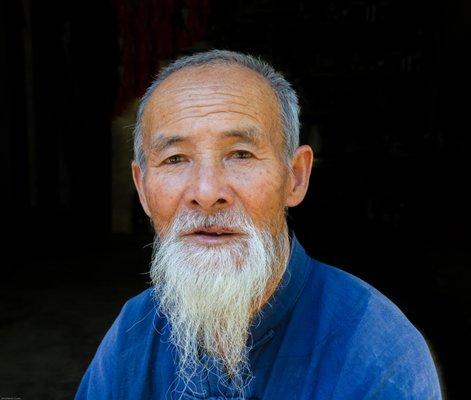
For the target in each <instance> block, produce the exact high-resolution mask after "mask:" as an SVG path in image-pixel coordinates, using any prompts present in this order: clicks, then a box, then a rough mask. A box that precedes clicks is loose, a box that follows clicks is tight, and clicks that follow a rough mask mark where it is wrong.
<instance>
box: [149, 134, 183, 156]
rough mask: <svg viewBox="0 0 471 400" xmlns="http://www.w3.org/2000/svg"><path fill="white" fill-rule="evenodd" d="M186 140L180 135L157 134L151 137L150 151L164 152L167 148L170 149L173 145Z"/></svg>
mask: <svg viewBox="0 0 471 400" xmlns="http://www.w3.org/2000/svg"><path fill="white" fill-rule="evenodd" d="M186 140H187V139H186V138H185V137H183V136H181V135H172V136H164V135H162V134H161V133H159V134H157V135H155V136H153V137H152V139H151V143H150V150H151V151H157V152H160V151H164V150H166V149H168V148H169V147H172V146H173V145H175V144H177V143H181V142H184V141H186Z"/></svg>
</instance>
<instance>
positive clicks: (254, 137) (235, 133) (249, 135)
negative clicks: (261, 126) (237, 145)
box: [222, 128, 262, 144]
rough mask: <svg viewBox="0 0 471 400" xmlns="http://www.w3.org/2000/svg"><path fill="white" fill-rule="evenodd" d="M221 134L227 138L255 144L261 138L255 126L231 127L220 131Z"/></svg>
mask: <svg viewBox="0 0 471 400" xmlns="http://www.w3.org/2000/svg"><path fill="white" fill-rule="evenodd" d="M222 135H223V136H225V137H229V138H238V139H240V140H241V141H243V142H246V143H249V144H257V143H259V142H260V139H261V136H262V134H261V132H260V131H259V130H258V129H255V128H243V129H231V130H229V131H225V132H223V133H222Z"/></svg>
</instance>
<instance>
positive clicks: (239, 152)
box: [232, 150, 253, 159]
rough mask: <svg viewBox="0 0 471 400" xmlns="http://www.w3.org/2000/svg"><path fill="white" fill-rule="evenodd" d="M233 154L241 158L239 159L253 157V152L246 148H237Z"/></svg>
mask: <svg viewBox="0 0 471 400" xmlns="http://www.w3.org/2000/svg"><path fill="white" fill-rule="evenodd" d="M232 156H233V157H234V158H239V159H246V158H252V157H253V155H252V153H251V152H249V151H246V150H237V151H235V152H234V153H232Z"/></svg>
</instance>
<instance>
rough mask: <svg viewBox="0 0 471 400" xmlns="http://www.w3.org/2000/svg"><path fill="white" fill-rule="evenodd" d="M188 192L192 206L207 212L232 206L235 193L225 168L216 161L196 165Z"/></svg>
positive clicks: (188, 200)
mask: <svg viewBox="0 0 471 400" xmlns="http://www.w3.org/2000/svg"><path fill="white" fill-rule="evenodd" d="M191 180H192V181H191V182H190V185H189V188H188V190H187V193H186V203H187V205H188V206H189V207H190V208H199V209H200V210H202V211H205V212H207V213H212V212H216V211H218V210H221V209H223V208H227V207H230V206H231V205H232V204H233V201H234V195H233V192H232V189H231V187H230V185H229V182H228V179H227V176H226V174H225V171H224V168H223V167H222V166H221V165H218V163H216V162H205V163H201V164H200V165H197V166H195V170H194V173H193V174H192V177H191Z"/></svg>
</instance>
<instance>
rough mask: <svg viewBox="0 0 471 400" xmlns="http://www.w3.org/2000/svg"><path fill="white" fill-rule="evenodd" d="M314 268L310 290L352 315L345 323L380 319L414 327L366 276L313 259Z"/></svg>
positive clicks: (329, 304)
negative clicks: (359, 275) (362, 276)
mask: <svg viewBox="0 0 471 400" xmlns="http://www.w3.org/2000/svg"><path fill="white" fill-rule="evenodd" d="M310 268H311V269H312V276H313V278H312V279H311V285H310V287H309V289H308V290H310V291H312V292H313V293H314V290H315V291H316V293H317V294H318V295H319V296H321V300H322V303H323V304H324V305H325V306H327V307H329V308H330V311H331V312H333V311H334V310H336V309H337V312H339V313H344V317H348V318H347V319H346V320H345V319H344V321H345V322H346V321H350V320H355V321H358V320H359V319H365V318H366V319H369V318H378V319H386V320H388V321H390V322H392V321H396V322H397V323H399V324H400V325H402V326H404V327H405V328H414V326H413V325H412V324H411V322H410V321H409V320H408V318H407V317H406V316H405V315H404V313H403V312H402V311H401V310H400V308H399V307H398V306H397V305H396V304H395V303H394V302H393V301H391V300H390V299H389V298H388V297H386V296H385V295H384V294H383V293H381V292H380V291H379V290H378V289H376V288H375V287H373V286H372V285H371V284H369V283H367V282H365V281H364V280H363V279H361V278H359V277H357V276H355V275H353V274H351V273H349V272H347V271H345V270H343V269H341V268H338V267H335V266H332V265H329V264H326V263H323V262H320V261H317V260H315V259H312V258H310ZM414 329H415V328H414Z"/></svg>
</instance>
